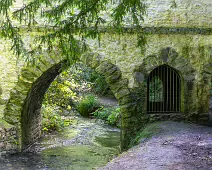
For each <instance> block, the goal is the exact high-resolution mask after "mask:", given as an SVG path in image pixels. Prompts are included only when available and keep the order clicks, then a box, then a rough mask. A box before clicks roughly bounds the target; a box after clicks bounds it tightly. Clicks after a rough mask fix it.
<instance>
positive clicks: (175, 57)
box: [0, 0, 212, 151]
mask: <svg viewBox="0 0 212 170" xmlns="http://www.w3.org/2000/svg"><path fill="white" fill-rule="evenodd" d="M174 2H175V3H174ZM146 3H147V4H148V5H149V8H148V10H147V14H148V16H147V17H146V18H145V22H144V23H142V25H143V26H145V28H144V32H146V33H147V34H146V39H147V44H146V46H145V51H142V52H141V49H140V48H139V47H137V36H136V34H135V33H134V32H133V30H132V29H126V32H124V33H123V34H122V35H117V34H114V33H113V32H107V30H106V32H105V33H102V36H101V37H102V39H101V42H100V45H99V42H98V41H97V40H91V39H88V40H87V44H88V46H89V48H90V50H89V51H87V52H86V53H85V54H84V55H82V61H83V62H84V63H86V64H87V65H88V66H90V67H92V68H94V69H96V70H97V71H98V72H99V73H100V74H102V75H103V76H105V79H106V81H107V83H108V84H109V86H110V88H111V90H112V92H113V93H114V94H115V97H116V98H117V99H118V102H119V105H120V108H121V112H122V115H121V116H122V118H121V119H122V132H121V140H122V148H123V149H126V148H127V146H128V145H129V141H130V139H131V138H133V137H134V136H135V135H136V132H137V130H138V129H141V128H142V127H143V126H144V125H145V123H147V122H149V121H158V120H167V119H172V120H182V119H186V120H189V121H195V122H198V123H205V122H208V119H209V96H210V94H209V90H210V88H211V84H210V83H211V77H212V76H211V75H212V28H210V25H211V24H212V23H211V22H212V11H211V6H212V2H211V1H210V0H204V1H203V0H175V1H174V0H161V1H155V0H148V1H146ZM23 34H24V33H23ZM26 34H27V35H26V38H28V39H29V41H30V39H33V35H35V34H33V33H32V34H31V35H29V33H26ZM37 57H38V58H40V60H37V62H36V63H35V64H34V65H30V64H24V62H23V61H22V60H17V58H16V57H15V56H14V55H13V54H12V52H11V51H10V42H9V41H5V40H2V41H1V43H0V61H1V62H0V69H1V74H0V79H1V81H0V91H2V92H1V94H0V115H1V120H2V117H3V119H4V120H6V122H5V121H4V122H5V123H2V124H0V132H2V134H3V135H2V136H6V137H5V138H4V139H3V138H2V139H1V143H0V145H1V146H2V147H1V151H8V150H10V149H11V151H15V150H19V151H21V150H23V149H25V148H26V147H27V145H30V144H31V143H33V142H34V141H35V140H36V139H37V138H38V137H39V136H40V120H41V116H40V106H41V103H42V98H43V95H44V93H45V90H47V88H48V85H49V84H50V83H51V81H52V80H53V78H54V77H55V76H56V75H57V74H59V73H60V71H59V68H58V67H57V66H58V64H60V63H61V61H64V57H63V56H61V55H60V54H59V53H58V52H56V51H55V52H53V53H52V54H51V55H47V54H43V55H41V56H40V55H39V56H37ZM17 61H18V62H17ZM163 64H166V65H169V66H171V67H173V68H174V69H176V70H178V71H179V72H180V74H181V77H182V82H183V83H182V84H181V88H182V93H181V98H182V100H181V106H182V110H181V111H182V114H151V115H149V114H147V83H146V80H147V78H148V75H149V73H150V72H151V71H152V70H153V69H155V68H156V67H158V66H160V65H163ZM55 67H57V69H56V71H55V70H54V68H55ZM52 71H53V74H52V76H51V75H49V74H48V73H52ZM43 77H44V78H43ZM1 89H2V90H1ZM35 101H36V102H35ZM2 121H3V120H2ZM8 126H9V128H7V127H8Z"/></svg>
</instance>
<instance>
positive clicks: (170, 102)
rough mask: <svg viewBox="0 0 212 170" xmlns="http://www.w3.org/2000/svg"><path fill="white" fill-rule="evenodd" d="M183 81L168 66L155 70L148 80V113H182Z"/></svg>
mask: <svg viewBox="0 0 212 170" xmlns="http://www.w3.org/2000/svg"><path fill="white" fill-rule="evenodd" d="M180 95H181V79H180V75H179V73H178V72H177V71H176V70H175V69H173V68H171V67H170V66H168V65H162V66H159V67H157V68H155V69H154V70H153V71H152V72H151V73H150V75H149V77H148V80H147V112H148V113H177V112H180V101H181V100H180Z"/></svg>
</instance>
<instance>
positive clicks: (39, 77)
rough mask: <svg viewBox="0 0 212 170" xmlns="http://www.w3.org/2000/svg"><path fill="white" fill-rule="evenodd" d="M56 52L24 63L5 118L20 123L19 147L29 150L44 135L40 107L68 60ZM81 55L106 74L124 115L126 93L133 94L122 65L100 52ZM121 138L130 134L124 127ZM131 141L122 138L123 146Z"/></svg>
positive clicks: (18, 124) (18, 127)
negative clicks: (28, 63)
mask: <svg viewBox="0 0 212 170" xmlns="http://www.w3.org/2000/svg"><path fill="white" fill-rule="evenodd" d="M53 56H54V57H52V56H45V57H42V58H41V60H40V61H39V62H38V63H36V65H33V66H32V65H25V66H24V67H23V69H22V70H21V73H20V76H19V78H18V82H17V84H16V86H15V87H14V89H13V90H12V92H11V95H10V99H9V101H8V103H7V105H6V109H5V113H4V119H5V120H6V121H7V122H8V123H10V124H12V125H15V126H16V130H17V136H18V139H17V140H18V142H17V143H18V149H19V151H23V150H25V149H26V148H27V147H28V146H30V145H31V144H32V143H34V142H35V141H36V140H37V139H38V138H39V137H40V134H41V114H40V108H41V105H42V100H43V96H44V94H45V92H46V90H47V89H48V87H49V85H50V84H51V82H52V81H53V80H54V78H55V77H56V76H57V75H58V74H60V72H61V68H62V67H63V65H64V64H65V63H66V60H65V59H63V58H57V55H53ZM81 59H82V61H83V63H84V64H86V65H87V66H88V67H91V68H93V69H95V70H96V71H97V72H98V73H100V74H101V75H103V76H104V77H105V80H106V82H107V83H108V85H109V87H110V89H111V91H112V92H113V93H114V95H115V97H116V98H117V99H118V102H119V104H120V106H122V108H121V111H124V113H125V114H124V115H126V114H128V112H127V111H126V105H127V103H129V101H128V100H127V97H126V96H129V94H130V91H129V89H128V81H127V80H126V79H123V78H122V75H121V71H120V69H119V68H118V67H117V66H116V65H114V64H112V63H111V62H110V61H109V60H104V57H103V56H100V55H99V54H96V53H85V54H83V55H82V58H81ZM127 107H128V106H127ZM124 117H126V116H124ZM122 120H124V119H122ZM124 121H125V120H124ZM125 129H128V127H127V126H126V127H125ZM121 138H122V139H123V140H121V141H124V139H125V138H126V135H125V131H124V130H123V131H122V136H121ZM127 141H128V140H127ZM127 144H128V143H126V142H122V146H125V145H127Z"/></svg>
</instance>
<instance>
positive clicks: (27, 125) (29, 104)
mask: <svg viewBox="0 0 212 170" xmlns="http://www.w3.org/2000/svg"><path fill="white" fill-rule="evenodd" d="M64 64H65V61H62V62H60V63H58V64H55V65H54V66H52V67H51V68H49V69H48V70H46V71H45V72H44V73H43V74H42V75H41V76H40V77H39V78H38V79H37V80H36V81H35V82H34V83H33V85H32V87H31V88H30V90H29V92H28V94H27V96H26V98H25V101H24V106H23V110H22V113H21V147H22V148H21V150H26V149H27V148H28V147H29V146H31V144H33V143H34V142H36V141H37V139H38V138H39V137H40V136H41V129H42V124H41V119H42V115H41V107H42V103H43V99H44V95H45V93H46V91H47V90H48V89H49V87H50V85H51V83H52V82H53V81H54V79H55V78H56V77H57V76H58V75H59V74H60V73H61V72H62V68H63V65H64ZM114 67H115V66H114ZM114 67H111V69H112V68H114ZM100 74H101V73H100ZM111 75H112V74H110V76H111ZM104 79H105V76H104ZM57 97H58V96H57Z"/></svg>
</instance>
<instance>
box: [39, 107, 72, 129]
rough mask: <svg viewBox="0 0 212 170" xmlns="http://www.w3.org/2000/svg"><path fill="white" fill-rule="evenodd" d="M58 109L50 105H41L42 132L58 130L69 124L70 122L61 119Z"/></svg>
mask: <svg viewBox="0 0 212 170" xmlns="http://www.w3.org/2000/svg"><path fill="white" fill-rule="evenodd" d="M59 112H60V111H59V110H57V109H56V108H53V107H50V106H45V105H43V106H42V118H43V119H42V129H43V131H44V132H51V131H60V130H62V128H64V127H65V126H69V124H70V122H69V121H67V120H62V118H61V116H60V115H59Z"/></svg>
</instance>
